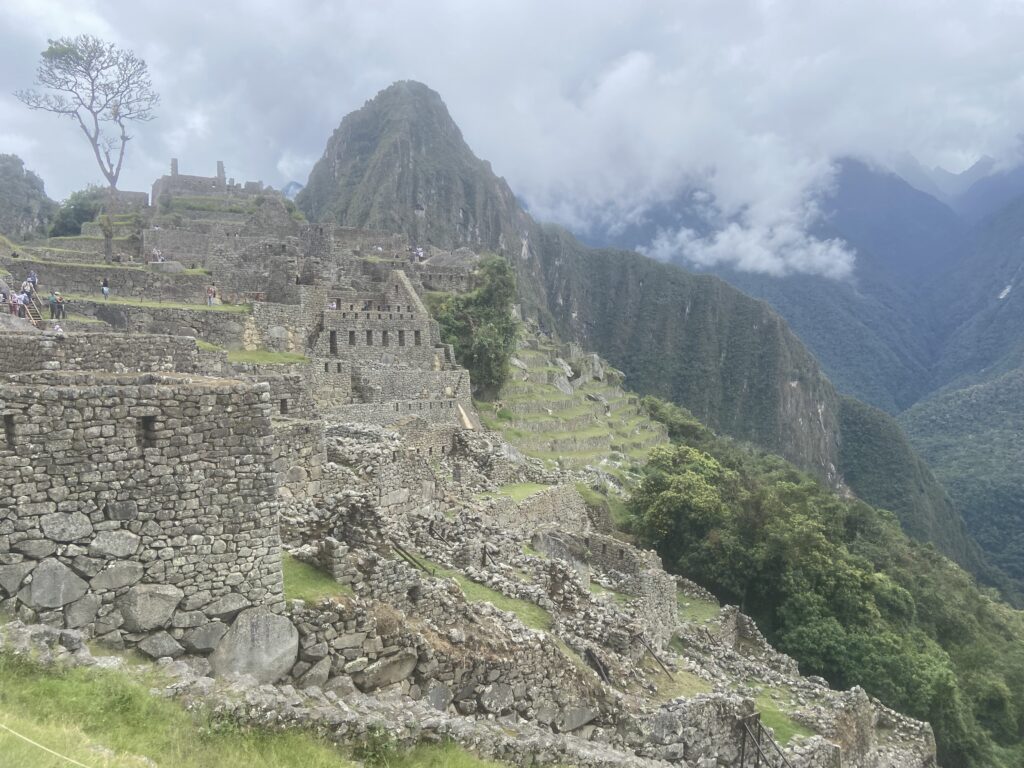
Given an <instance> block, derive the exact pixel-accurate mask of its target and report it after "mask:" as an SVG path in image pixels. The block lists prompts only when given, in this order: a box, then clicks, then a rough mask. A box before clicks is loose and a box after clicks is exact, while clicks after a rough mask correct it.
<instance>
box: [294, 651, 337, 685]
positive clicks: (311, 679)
mask: <svg viewBox="0 0 1024 768" xmlns="http://www.w3.org/2000/svg"><path fill="white" fill-rule="evenodd" d="M330 675H331V660H330V659H328V658H323V659H320V661H318V662H317V663H316V664H314V665H313V666H312V667H310V668H309V669H308V670H307V671H306V672H305V673H304V674H303V675H302V677H300V678H299V681H298V686H299V688H310V687H312V686H314V685H315V686H316V687H318V688H322V687H323V685H324V683H326V682H327V678H328V677H330Z"/></svg>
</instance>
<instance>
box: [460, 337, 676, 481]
mask: <svg viewBox="0 0 1024 768" xmlns="http://www.w3.org/2000/svg"><path fill="white" fill-rule="evenodd" d="M622 380H623V376H622V373H621V372H619V371H617V370H615V369H613V368H611V367H610V366H608V365H607V364H606V363H605V362H604V361H602V360H601V359H600V358H598V357H597V356H596V355H584V354H582V353H581V352H580V351H579V348H578V347H576V346H575V345H568V346H567V347H564V348H563V347H559V346H557V345H555V344H554V343H552V342H550V341H548V340H545V339H542V338H539V337H537V336H535V335H532V334H526V335H524V336H523V338H522V340H521V341H520V345H519V348H518V349H517V350H516V354H515V356H514V357H513V359H512V371H511V376H510V379H509V381H508V382H507V383H506V384H505V386H504V387H503V388H502V390H501V393H500V396H499V399H498V400H496V401H495V402H494V403H479V404H478V407H479V409H480V412H481V417H482V418H483V420H484V423H485V425H486V426H488V427H490V428H491V429H495V430H497V431H499V432H501V433H502V435H504V437H505V438H506V439H507V440H508V441H509V442H511V443H512V444H513V445H515V446H516V447H517V448H518V449H519V450H521V451H522V452H523V453H525V454H527V455H528V456H532V457H534V458H538V459H543V460H545V461H548V462H551V463H552V464H557V465H558V466H560V467H562V468H566V469H578V468H581V467H584V466H588V465H591V466H597V467H600V468H602V469H605V470H607V471H609V472H610V473H611V474H620V473H621V472H622V471H623V470H624V469H626V468H628V466H629V465H631V464H638V463H640V464H642V463H643V462H644V461H645V460H646V458H647V453H648V451H649V450H650V449H651V448H652V447H653V446H655V445H658V444H660V443H663V442H665V441H666V440H667V439H668V437H667V434H666V432H665V429H664V427H663V426H662V425H661V424H659V423H657V422H655V421H653V420H651V419H650V418H648V417H647V415H646V414H645V413H644V412H643V410H642V408H641V406H640V401H639V397H637V396H636V395H634V394H631V393H628V392H626V391H624V390H623V389H622V387H621V384H622Z"/></svg>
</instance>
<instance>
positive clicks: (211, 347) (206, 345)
mask: <svg viewBox="0 0 1024 768" xmlns="http://www.w3.org/2000/svg"><path fill="white" fill-rule="evenodd" d="M196 346H197V347H199V348H200V349H202V350H205V351H206V352H223V351H224V347H218V346H217V345H216V344H211V343H210V342H208V341H204V340H203V339H196Z"/></svg>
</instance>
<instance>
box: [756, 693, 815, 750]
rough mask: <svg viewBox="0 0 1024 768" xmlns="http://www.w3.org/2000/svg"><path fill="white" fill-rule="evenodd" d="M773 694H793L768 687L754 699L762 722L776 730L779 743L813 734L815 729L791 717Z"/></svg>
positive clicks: (786, 742) (776, 738)
mask: <svg viewBox="0 0 1024 768" xmlns="http://www.w3.org/2000/svg"><path fill="white" fill-rule="evenodd" d="M772 694H775V695H782V696H789V695H791V694H789V692H788V691H784V690H782V689H779V688H766V689H764V690H763V691H761V692H760V693H759V694H758V695H757V697H756V698H755V699H754V701H755V703H756V705H757V709H758V711H759V712H760V713H761V722H762V723H764V724H765V725H766V726H768V727H769V728H771V729H772V730H773V731H775V740H776V741H777V742H779V744H788V743H789V742H790V741H791V740H792V739H793V738H795V737H797V736H801V737H806V736H813V735H814V731H812V730H811V729H810V728H808V727H807V726H805V725H802V724H800V723H798V722H797V721H796V720H794V719H793V718H792V717H790V716H789V714H788V713H787V712H786V711H785V710H784V709H783V708H782V706H781V705H780V704H779V702H778V701H776V700H775V698H773V696H772Z"/></svg>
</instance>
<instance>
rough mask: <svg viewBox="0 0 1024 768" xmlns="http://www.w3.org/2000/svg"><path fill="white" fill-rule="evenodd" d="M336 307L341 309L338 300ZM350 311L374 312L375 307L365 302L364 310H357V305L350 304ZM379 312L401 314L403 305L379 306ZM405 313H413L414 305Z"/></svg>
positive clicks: (407, 307)
mask: <svg viewBox="0 0 1024 768" xmlns="http://www.w3.org/2000/svg"><path fill="white" fill-rule="evenodd" d="M334 306H336V307H337V308H338V309H341V302H340V301H338V300H337V299H335V300H334ZM348 311H349V312H355V313H357V314H358V313H359V312H367V311H369V312H373V311H374V310H373V305H372V304H371V303H370V302H363V308H362V309H356V305H355V304H349V305H348ZM377 311H378V312H392V311H394V312H401V311H402V305H401V304H395V305H394V306H391V305H390V304H378V305H377ZM405 311H406V312H412V311H413V307H412V304H409V305H408V306H406V308H405Z"/></svg>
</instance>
